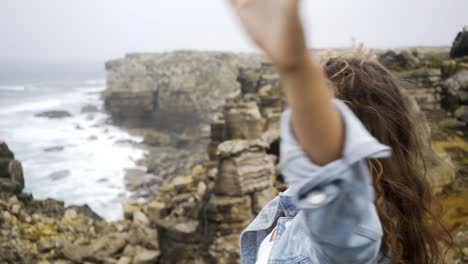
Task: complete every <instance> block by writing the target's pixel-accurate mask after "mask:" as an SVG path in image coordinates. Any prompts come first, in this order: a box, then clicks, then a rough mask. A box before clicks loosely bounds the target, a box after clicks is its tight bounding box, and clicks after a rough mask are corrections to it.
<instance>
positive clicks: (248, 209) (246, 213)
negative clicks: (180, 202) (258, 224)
mask: <svg viewBox="0 0 468 264" xmlns="http://www.w3.org/2000/svg"><path fill="white" fill-rule="evenodd" d="M206 210H207V212H206V217H207V219H208V220H209V221H212V222H217V223H230V222H245V221H246V220H249V219H252V217H253V215H252V201H251V198H250V196H241V197H232V196H219V195H211V197H210V200H209V201H208V204H207V209H206Z"/></svg>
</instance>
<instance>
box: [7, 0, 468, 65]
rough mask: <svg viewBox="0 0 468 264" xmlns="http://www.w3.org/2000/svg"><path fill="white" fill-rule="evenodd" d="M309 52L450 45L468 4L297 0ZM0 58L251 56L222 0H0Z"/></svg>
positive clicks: (455, 0)
mask: <svg viewBox="0 0 468 264" xmlns="http://www.w3.org/2000/svg"><path fill="white" fill-rule="evenodd" d="M303 3H304V5H303V9H302V10H303V15H304V20H305V25H306V30H307V32H308V39H309V46H311V47H346V46H350V45H351V37H352V36H354V37H355V38H356V39H358V40H361V41H363V42H364V43H366V44H367V45H368V46H371V47H376V48H378V47H397V46H414V45H426V46H427V45H446V46H448V45H451V43H452V41H453V39H454V37H455V35H456V33H457V32H458V31H460V30H461V29H462V27H463V25H468V15H467V14H468V13H467V12H468V0H391V1H390V0H303ZM0 36H1V38H0V61H3V62H7V61H10V62H11V61H16V62H33V61H35V62H38V61H39V62H46V61H51V62H53V61H83V62H85V61H103V60H107V59H110V58H116V57H121V56H123V55H124V54H125V53H127V52H133V51H166V50H176V49H201V50H229V51H251V50H254V47H253V45H252V44H251V43H250V41H249V40H248V39H247V38H246V36H245V35H244V34H243V32H242V30H241V29H240V28H239V26H238V23H237V20H236V19H235V18H234V17H233V14H232V12H231V10H230V9H229V7H228V6H227V5H226V1H225V0H0Z"/></svg>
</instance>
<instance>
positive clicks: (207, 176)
mask: <svg viewBox="0 0 468 264" xmlns="http://www.w3.org/2000/svg"><path fill="white" fill-rule="evenodd" d="M447 54H448V50H447V49H442V50H440V49H436V50H429V49H412V50H394V51H391V52H383V53H380V54H379V57H380V58H381V60H382V62H383V63H386V64H388V66H389V67H391V68H392V70H393V71H395V73H396V74H398V75H399V76H400V77H402V78H403V79H404V80H403V83H404V86H405V87H406V90H407V92H408V93H409V94H410V95H412V97H413V98H414V99H415V102H417V104H415V107H417V108H418V105H419V108H420V109H421V110H422V112H420V113H419V115H420V118H419V119H418V120H420V121H421V122H422V124H421V125H424V126H427V125H426V123H425V122H426V116H427V119H428V121H429V122H428V124H429V125H430V129H431V130H432V131H429V129H428V130H427V131H426V133H427V135H426V137H427V140H428V141H429V140H432V142H433V144H434V148H435V149H436V150H438V151H439V152H441V153H444V155H445V156H446V158H447V159H448V158H451V159H452V160H453V161H454V162H456V163H457V165H458V166H459V167H461V168H462V170H460V172H459V173H458V174H457V175H454V174H453V173H450V172H451V171H452V170H451V169H450V168H445V167H433V166H432V167H431V166H430V167H429V170H428V172H429V175H428V176H429V177H430V178H431V180H432V182H433V189H434V191H435V192H437V193H438V195H439V196H438V197H439V198H440V199H441V200H442V203H443V204H442V205H443V206H444V207H446V209H447V211H448V212H447V213H446V214H444V215H443V219H444V220H445V221H446V222H447V223H448V228H449V230H450V231H451V232H452V234H453V235H454V237H455V247H454V248H453V249H452V250H450V251H449V255H448V256H447V261H446V262H447V263H463V262H460V261H466V260H467V258H468V254H467V253H466V252H468V251H467V246H468V243H467V241H468V239H467V237H468V236H467V234H468V232H467V230H468V214H467V213H466V212H467V211H468V208H467V206H466V201H467V199H468V184H467V183H468V180H467V179H468V177H467V175H466V171H467V170H466V168H467V166H468V163H466V157H467V153H468V143H467V141H466V135H467V130H466V123H467V122H466V120H465V118H466V117H465V111H466V107H467V104H466V102H465V101H466V100H465V99H464V96H465V94H464V92H465V91H468V89H467V86H466V85H465V80H466V78H467V76H468V75H467V72H466V70H464V69H466V65H465V63H466V59H457V60H450V59H448V56H447ZM205 64H208V66H207V67H208V68H207V69H206V70H205V69H203V67H205ZM187 65H188V66H187ZM107 67H108V70H109V79H108V82H109V88H108V91H107V92H106V102H107V107H108V109H109V110H110V111H111V113H112V115H113V118H114V121H115V122H116V123H118V124H124V125H129V126H132V127H133V128H138V129H133V130H132V132H134V133H139V134H142V135H143V136H144V142H143V144H144V146H145V147H146V148H147V149H148V150H149V155H148V156H147V157H146V160H144V161H143V162H142V164H143V165H146V166H147V167H148V170H147V171H144V172H141V173H140V172H132V173H130V174H131V175H130V174H129V176H128V179H127V180H129V181H130V182H129V184H130V183H131V184H132V185H131V186H132V190H133V191H135V193H137V194H138V195H137V196H138V197H145V198H146V199H147V200H146V202H145V203H143V204H140V203H136V202H129V203H127V204H125V206H124V211H125V219H123V220H121V221H118V222H114V223H105V222H103V221H102V220H101V219H99V218H98V217H96V216H95V215H94V214H93V213H92V212H90V211H89V209H87V208H80V207H75V208H64V206H63V203H61V202H57V201H53V200H47V201H34V200H33V199H32V197H31V196H30V195H26V194H21V190H22V188H23V185H24V183H23V180H22V172H21V169H20V168H21V166H20V163H19V162H18V161H16V160H15V159H14V155H13V153H11V151H10V150H9V149H8V147H7V146H6V144H5V143H4V142H0V208H1V211H2V212H1V215H0V232H1V233H0V263H42V264H46V263H56V264H59V263H119V264H124V263H239V260H240V259H239V235H240V232H241V231H242V230H243V229H244V228H245V227H246V226H247V224H248V223H249V221H250V220H251V219H252V218H253V217H254V216H255V215H256V214H258V212H259V210H260V209H261V208H262V207H263V206H264V205H265V204H266V203H267V202H268V201H269V200H271V199H272V198H273V197H274V196H275V195H276V194H277V193H278V192H279V191H283V190H284V189H285V188H287V186H286V185H285V184H284V182H283V181H282V178H281V175H280V173H279V170H278V168H276V163H277V161H278V159H279V140H280V139H279V124H280V114H281V112H282V111H283V109H284V99H283V98H284V97H283V95H282V93H281V87H280V83H279V77H278V75H277V74H275V72H274V71H273V69H272V66H271V65H270V64H269V63H268V62H266V61H264V60H263V59H262V58H261V57H258V56H254V57H252V59H249V57H247V56H244V55H234V54H224V53H196V52H176V53H167V54H156V55H154V54H153V55H152V54H134V55H130V56H128V57H127V58H125V59H122V60H117V61H113V62H110V63H109V64H108V65H107ZM210 71H212V72H210ZM216 74H218V76H215V75H216ZM223 85H226V86H223ZM217 86H220V87H218V88H219V89H220V91H214V90H215V89H216V87H217ZM221 86H223V87H221ZM198 87H201V88H200V89H201V91H200V93H198V92H197V89H198ZM210 89H213V91H211V90H210ZM232 91H234V92H232ZM210 92H214V93H215V94H214V95H213V97H212V98H202V99H200V97H210V96H211V94H210ZM218 92H219V93H218ZM231 92H232V93H231ZM221 93H223V94H221ZM179 95H180V96H181V97H178V96H179ZM199 99H200V100H202V103H200V102H198V100H199ZM211 100H213V101H211ZM172 104H174V107H172ZM209 104H211V105H209ZM186 119H190V121H187V120H186ZM185 121H187V122H185ZM455 121H456V124H457V126H452V125H453V123H454V122H455ZM450 122H451V124H452V125H449V126H447V124H449V123H450ZM439 130H441V132H439ZM430 132H432V134H431V133H430ZM442 132H443V133H442ZM428 165H430V164H428ZM463 169H465V172H463ZM130 178H131V180H130Z"/></svg>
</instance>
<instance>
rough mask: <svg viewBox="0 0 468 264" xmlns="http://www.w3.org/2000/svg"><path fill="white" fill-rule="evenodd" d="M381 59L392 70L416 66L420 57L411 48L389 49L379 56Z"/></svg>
mask: <svg viewBox="0 0 468 264" xmlns="http://www.w3.org/2000/svg"><path fill="white" fill-rule="evenodd" d="M379 61H380V62H381V63H382V64H383V65H385V66H386V67H387V68H389V69H391V70H397V71H399V70H402V69H409V68H415V67H417V66H418V65H419V64H420V61H419V59H418V58H417V57H416V56H415V55H414V54H413V52H411V51H410V50H407V49H404V50H389V51H387V52H385V53H383V54H381V55H380V56H379Z"/></svg>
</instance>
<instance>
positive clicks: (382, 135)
mask: <svg viewBox="0 0 468 264" xmlns="http://www.w3.org/2000/svg"><path fill="white" fill-rule="evenodd" d="M323 67H324V72H325V74H326V76H327V77H328V79H329V81H330V82H331V84H332V86H333V88H334V93H335V96H336V97H337V98H339V99H341V100H343V101H344V102H345V103H346V104H348V106H349V107H350V108H351V109H352V110H353V112H354V113H355V114H356V115H357V117H358V118H359V119H360V120H361V121H362V122H363V124H364V126H366V128H367V129H368V130H369V131H370V133H371V134H372V135H373V136H374V137H375V138H377V139H378V140H379V141H380V142H382V143H383V144H386V145H388V146H390V147H391V148H392V150H393V155H392V156H391V157H390V158H388V159H380V160H375V159H373V160H368V165H369V172H370V173H371V175H372V177H373V183H374V189H375V193H376V201H375V204H376V207H377V211H378V214H379V218H380V220H381V223H382V227H383V231H384V232H383V233H384V235H383V241H382V248H381V252H382V253H383V254H385V255H387V256H389V257H390V258H391V259H392V263H395V264H401V263H414V264H436V263H441V262H442V254H441V251H440V249H439V247H438V243H437V239H436V234H435V232H434V231H433V229H432V228H431V227H430V226H429V220H436V221H434V222H436V223H440V224H441V222H440V221H439V220H438V218H437V217H436V216H435V215H434V214H433V213H432V212H431V205H432V199H433V194H432V189H431V186H430V183H429V180H428V177H427V173H426V172H427V168H426V167H427V165H428V164H429V163H430V164H431V165H435V164H437V163H439V162H442V160H441V159H440V158H439V157H438V155H437V154H436V153H435V152H434V151H433V150H432V147H431V145H430V142H429V136H428V134H429V132H428V130H427V129H425V128H424V127H423V125H424V124H425V122H424V120H421V119H420V118H421V116H418V113H417V111H415V106H414V103H412V101H411V100H410V99H409V97H408V96H406V95H405V93H404V91H403V89H401V87H400V86H401V85H400V82H399V81H398V79H397V78H396V77H395V76H394V75H393V74H392V73H391V72H390V71H388V70H387V69H386V68H385V67H384V66H382V65H381V64H379V63H378V62H377V61H376V60H375V61H373V60H368V59H360V58H357V57H339V58H332V59H328V60H327V61H325V62H324V63H323ZM441 225H442V224H441Z"/></svg>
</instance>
